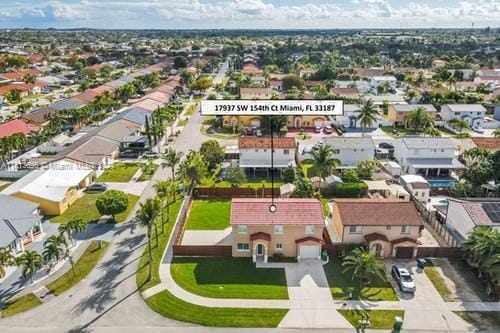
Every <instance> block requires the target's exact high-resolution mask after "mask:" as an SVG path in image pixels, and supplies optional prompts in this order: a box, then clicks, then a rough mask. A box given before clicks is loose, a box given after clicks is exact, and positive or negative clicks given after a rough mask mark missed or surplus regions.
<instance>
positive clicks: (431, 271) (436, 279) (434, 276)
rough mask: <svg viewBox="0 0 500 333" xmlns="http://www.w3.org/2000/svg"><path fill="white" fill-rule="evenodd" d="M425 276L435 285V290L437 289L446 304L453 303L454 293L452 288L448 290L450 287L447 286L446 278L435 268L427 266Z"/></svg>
mask: <svg viewBox="0 0 500 333" xmlns="http://www.w3.org/2000/svg"><path fill="white" fill-rule="evenodd" d="M424 272H425V275H427V277H428V278H429V280H431V282H432V284H433V285H434V288H436V290H437V292H438V293H439V295H441V297H442V298H443V300H445V301H446V302H452V301H454V300H455V299H454V298H453V297H452V292H451V290H450V288H448V285H447V284H446V281H445V280H444V278H443V277H442V276H441V273H440V272H439V270H438V269H437V268H436V267H433V266H427V267H425V268H424Z"/></svg>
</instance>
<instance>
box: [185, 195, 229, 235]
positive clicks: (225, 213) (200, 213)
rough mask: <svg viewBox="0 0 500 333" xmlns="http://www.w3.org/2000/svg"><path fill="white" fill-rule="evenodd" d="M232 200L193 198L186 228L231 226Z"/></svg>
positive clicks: (208, 228) (214, 228)
mask: <svg viewBox="0 0 500 333" xmlns="http://www.w3.org/2000/svg"><path fill="white" fill-rule="evenodd" d="M230 212H231V200H229V199H213V200H193V203H192V205H191V210H190V212H189V216H188V220H187V222H186V230H222V229H226V228H227V227H229V220H230V216H229V215H230Z"/></svg>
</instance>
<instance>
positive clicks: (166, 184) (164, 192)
mask: <svg viewBox="0 0 500 333" xmlns="http://www.w3.org/2000/svg"><path fill="white" fill-rule="evenodd" d="M155 188H156V193H157V195H158V198H159V199H160V202H161V232H162V233H163V232H164V230H165V206H166V207H167V216H170V203H169V197H170V194H174V201H175V182H174V180H172V179H166V180H159V181H157V182H156V184H155Z"/></svg>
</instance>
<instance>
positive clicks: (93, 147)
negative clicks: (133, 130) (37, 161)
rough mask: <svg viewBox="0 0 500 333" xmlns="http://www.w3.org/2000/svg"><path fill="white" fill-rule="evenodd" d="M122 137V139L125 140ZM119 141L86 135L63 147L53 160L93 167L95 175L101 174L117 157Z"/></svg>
mask: <svg viewBox="0 0 500 333" xmlns="http://www.w3.org/2000/svg"><path fill="white" fill-rule="evenodd" d="M125 139H126V137H124V138H123V139H122V140H125ZM119 146H120V143H119V142H117V141H115V140H111V139H109V138H104V137H100V136H96V135H88V136H85V137H83V138H80V139H78V140H77V141H75V142H74V143H73V144H71V145H70V146H69V147H67V148H65V149H63V150H62V151H61V152H59V153H58V154H57V155H56V156H55V157H54V159H53V160H54V161H59V160H66V161H70V162H74V163H77V164H81V165H86V166H89V167H90V168H92V169H94V170H95V172H96V175H99V174H101V173H102V172H103V171H104V170H105V169H106V168H108V167H109V166H110V165H111V164H113V162H114V161H115V159H116V158H117V157H118V147H119Z"/></svg>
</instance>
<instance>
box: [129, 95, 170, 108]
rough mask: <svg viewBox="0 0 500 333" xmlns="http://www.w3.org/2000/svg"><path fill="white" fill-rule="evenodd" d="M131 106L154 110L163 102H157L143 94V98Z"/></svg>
mask: <svg viewBox="0 0 500 333" xmlns="http://www.w3.org/2000/svg"><path fill="white" fill-rule="evenodd" d="M131 106H133V107H140V108H142V109H145V110H149V111H155V110H156V109H158V108H159V107H160V108H161V107H162V106H163V103H161V102H158V101H157V100H155V99H151V98H149V97H147V96H145V98H144V99H143V100H140V101H138V102H136V103H134V104H132V105H131Z"/></svg>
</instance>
